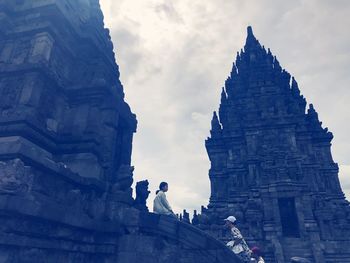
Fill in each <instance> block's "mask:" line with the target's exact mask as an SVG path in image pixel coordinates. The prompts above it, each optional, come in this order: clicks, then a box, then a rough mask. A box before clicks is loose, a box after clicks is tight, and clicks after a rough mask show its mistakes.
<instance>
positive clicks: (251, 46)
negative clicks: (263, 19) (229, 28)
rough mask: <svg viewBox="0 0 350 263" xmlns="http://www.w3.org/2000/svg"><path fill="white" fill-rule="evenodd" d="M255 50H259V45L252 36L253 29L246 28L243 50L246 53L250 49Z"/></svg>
mask: <svg viewBox="0 0 350 263" xmlns="http://www.w3.org/2000/svg"><path fill="white" fill-rule="evenodd" d="M255 48H259V49H261V48H262V47H261V45H260V43H259V41H258V40H257V39H256V38H255V36H254V34H253V29H252V27H251V26H248V27H247V39H246V43H245V46H244V50H245V51H246V52H247V51H249V50H250V49H255Z"/></svg>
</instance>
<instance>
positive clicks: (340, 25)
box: [101, 0, 350, 212]
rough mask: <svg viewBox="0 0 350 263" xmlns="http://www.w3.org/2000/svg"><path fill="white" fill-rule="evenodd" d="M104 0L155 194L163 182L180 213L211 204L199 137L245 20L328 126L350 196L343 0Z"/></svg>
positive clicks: (348, 59)
mask: <svg viewBox="0 0 350 263" xmlns="http://www.w3.org/2000/svg"><path fill="white" fill-rule="evenodd" d="M101 5H102V8H103V10H104V13H105V21H106V24H107V26H108V27H109V28H111V34H112V38H113V41H114V43H115V44H116V56H117V61H118V64H119V66H120V71H121V80H122V82H123V84H124V87H125V93H126V99H127V101H128V103H129V104H130V105H131V107H132V109H133V111H134V112H135V113H136V114H137V116H138V121H139V127H138V132H137V134H136V135H135V139H134V149H133V164H134V165H135V166H136V170H135V180H136V181H139V180H142V179H149V180H150V183H151V184H150V188H151V190H152V192H153V193H154V191H155V190H156V189H157V187H158V184H159V183H160V182H161V181H168V182H169V183H170V191H169V200H170V202H171V203H172V204H173V206H174V208H175V210H176V211H177V212H180V211H181V210H182V209H183V208H187V209H188V210H192V209H199V207H200V205H202V204H204V205H206V204H207V203H208V199H209V195H210V182H209V178H208V169H209V166H210V163H209V159H208V157H207V154H206V149H205V147H204V140H205V139H206V137H207V136H208V135H209V127H210V120H211V117H212V112H213V111H214V110H216V109H217V108H218V106H219V101H220V92H221V87H222V86H223V84H224V81H225V79H226V78H227V76H228V75H229V73H230V71H231V67H232V62H233V61H234V58H235V54H236V52H237V51H239V50H240V49H241V48H242V47H243V45H244V41H245V36H246V27H247V25H252V26H253V30H254V33H255V35H256V37H257V38H258V39H259V40H260V42H261V43H262V44H263V45H265V46H266V47H269V48H271V50H272V51H273V53H274V54H275V55H277V57H278V58H279V61H280V62H281V65H282V66H283V67H284V68H286V69H287V70H288V71H289V72H290V73H291V74H292V75H294V76H295V77H296V79H297V81H298V83H299V86H300V88H301V91H302V93H303V94H304V95H305V97H306V98H307V100H308V102H312V103H314V105H315V107H316V109H317V110H318V112H319V116H320V119H321V120H322V121H323V122H324V126H327V127H329V129H330V130H331V131H332V132H333V133H334V135H335V139H334V141H333V148H332V150H333V155H334V159H335V161H337V162H339V164H340V168H341V173H340V179H341V181H342V183H343V186H344V189H345V192H347V194H350V193H349V190H348V189H349V186H348V185H349V183H350V179H348V177H349V176H350V175H349V168H348V167H349V164H350V155H349V154H348V152H349V150H350V136H349V131H350V122H349V117H348V116H350V107H348V104H349V103H348V102H349V101H350V88H349V83H350V74H348V72H349V67H350V31H349V30H347V28H346V25H348V24H350V16H349V15H348V14H349V12H350V1H347V0H337V1H327V0H296V1H279V0H262V1H257V0H246V1H239V0H216V1H203V0H191V1H185V0H173V1H169V0H148V1H137V0H128V1H124V0H118V1H112V0H101ZM349 197H350V196H349ZM152 198H153V195H152V196H151V197H150V199H152ZM150 201H151V200H150Z"/></svg>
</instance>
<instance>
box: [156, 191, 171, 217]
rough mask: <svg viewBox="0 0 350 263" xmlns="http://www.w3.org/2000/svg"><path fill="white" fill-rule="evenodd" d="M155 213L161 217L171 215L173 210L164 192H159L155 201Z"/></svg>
mask: <svg viewBox="0 0 350 263" xmlns="http://www.w3.org/2000/svg"><path fill="white" fill-rule="evenodd" d="M153 212H154V213H155V214H160V215H171V214H173V210H172V209H171V207H170V205H169V203H168V200H167V199H166V195H165V193H164V192H163V191H159V192H158V194H157V195H156V197H155V198H154V201H153Z"/></svg>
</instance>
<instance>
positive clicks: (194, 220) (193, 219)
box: [192, 210, 199, 226]
mask: <svg viewBox="0 0 350 263" xmlns="http://www.w3.org/2000/svg"><path fill="white" fill-rule="evenodd" d="M192 225H194V226H197V225H199V217H198V214H197V210H194V212H193V218H192Z"/></svg>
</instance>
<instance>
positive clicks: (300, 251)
mask: <svg viewBox="0 0 350 263" xmlns="http://www.w3.org/2000/svg"><path fill="white" fill-rule="evenodd" d="M281 244H282V247H283V248H284V249H283V254H284V259H285V262H286V263H289V262H290V259H291V258H292V257H303V258H306V259H308V260H310V261H311V262H312V263H315V260H314V256H313V253H312V249H311V244H310V242H309V241H306V240H303V239H302V238H283V239H282V240H281Z"/></svg>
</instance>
